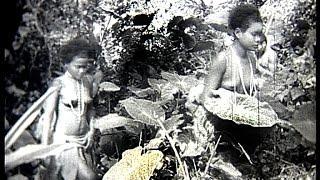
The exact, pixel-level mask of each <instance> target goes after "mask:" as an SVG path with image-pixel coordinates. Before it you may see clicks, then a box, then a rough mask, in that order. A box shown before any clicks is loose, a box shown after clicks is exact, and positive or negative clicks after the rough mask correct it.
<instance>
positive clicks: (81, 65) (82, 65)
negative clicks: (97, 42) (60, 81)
mask: <svg viewBox="0 0 320 180" xmlns="http://www.w3.org/2000/svg"><path fill="white" fill-rule="evenodd" d="M91 62H92V60H91V59H88V58H87V57H81V56H75V57H73V60H72V61H71V62H70V63H68V64H66V68H67V71H68V72H69V73H70V74H71V75H72V77H73V78H75V79H77V80H80V79H81V78H82V77H83V76H84V75H85V74H86V73H87V71H88V69H89V67H90V63H91Z"/></svg>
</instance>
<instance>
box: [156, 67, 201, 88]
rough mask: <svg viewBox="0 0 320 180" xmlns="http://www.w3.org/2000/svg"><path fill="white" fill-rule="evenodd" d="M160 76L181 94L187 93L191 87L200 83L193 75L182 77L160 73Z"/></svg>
mask: <svg viewBox="0 0 320 180" xmlns="http://www.w3.org/2000/svg"><path fill="white" fill-rule="evenodd" d="M161 76H162V77H163V78H164V79H166V80H168V81H169V83H171V84H172V85H173V86H174V87H177V88H179V90H180V91H181V92H183V93H188V92H189V91H190V89H191V88H192V87H194V86H197V85H198V84H199V82H200V81H199V80H198V79H197V78H196V77H195V76H194V75H187V76H182V75H178V74H172V73H168V72H165V71H162V72H161Z"/></svg>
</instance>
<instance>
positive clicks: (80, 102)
mask: <svg viewBox="0 0 320 180" xmlns="http://www.w3.org/2000/svg"><path fill="white" fill-rule="evenodd" d="M76 84H77V92H76V93H77V100H78V105H77V110H75V108H74V107H73V104H72V102H71V101H70V102H69V104H70V107H71V111H72V113H73V114H74V115H75V116H77V118H78V120H79V121H80V120H81V116H82V115H83V114H84V109H85V107H84V106H85V105H84V98H83V94H84V85H83V80H82V79H81V80H80V81H76Z"/></svg>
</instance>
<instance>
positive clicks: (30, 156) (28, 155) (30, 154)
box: [5, 143, 78, 171]
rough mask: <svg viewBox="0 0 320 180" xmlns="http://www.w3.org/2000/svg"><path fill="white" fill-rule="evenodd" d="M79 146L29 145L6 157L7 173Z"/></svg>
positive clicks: (70, 144)
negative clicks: (20, 166)
mask: <svg viewBox="0 0 320 180" xmlns="http://www.w3.org/2000/svg"><path fill="white" fill-rule="evenodd" d="M76 146H78V145H77V144H74V143H66V144H51V145H42V144H40V145H39V144H37V145H27V146H24V147H22V148H20V149H18V150H17V151H14V152H12V153H9V154H6V155H5V169H6V171H8V170H10V169H12V168H14V167H17V166H19V165H21V164H24V163H30V162H32V161H34V160H36V159H43V158H46V157H48V156H53V155H57V154H59V153H61V152H62V151H64V150H67V149H70V148H73V147H76Z"/></svg>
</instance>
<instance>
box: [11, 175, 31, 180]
mask: <svg viewBox="0 0 320 180" xmlns="http://www.w3.org/2000/svg"><path fill="white" fill-rule="evenodd" d="M7 180H28V177H26V176H24V175H22V174H16V175H14V176H11V177H8V178H7Z"/></svg>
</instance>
